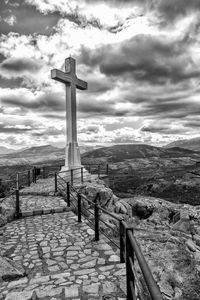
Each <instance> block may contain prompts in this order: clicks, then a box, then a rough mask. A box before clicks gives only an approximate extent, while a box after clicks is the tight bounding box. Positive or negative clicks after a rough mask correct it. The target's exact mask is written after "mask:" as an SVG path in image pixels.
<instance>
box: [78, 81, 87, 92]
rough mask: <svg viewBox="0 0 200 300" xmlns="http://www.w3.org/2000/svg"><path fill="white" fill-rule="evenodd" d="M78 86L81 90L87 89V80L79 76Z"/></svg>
mask: <svg viewBox="0 0 200 300" xmlns="http://www.w3.org/2000/svg"><path fill="white" fill-rule="evenodd" d="M76 87H77V88H78V89H79V90H87V82H85V81H83V80H81V79H78V78H77V81H76Z"/></svg>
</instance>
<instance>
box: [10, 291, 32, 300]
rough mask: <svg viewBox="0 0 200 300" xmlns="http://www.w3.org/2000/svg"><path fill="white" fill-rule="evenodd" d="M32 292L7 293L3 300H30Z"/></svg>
mask: <svg viewBox="0 0 200 300" xmlns="http://www.w3.org/2000/svg"><path fill="white" fill-rule="evenodd" d="M32 294H33V291H23V292H11V293H8V294H7V296H6V298H5V300H13V299H15V300H29V299H31V297H32Z"/></svg>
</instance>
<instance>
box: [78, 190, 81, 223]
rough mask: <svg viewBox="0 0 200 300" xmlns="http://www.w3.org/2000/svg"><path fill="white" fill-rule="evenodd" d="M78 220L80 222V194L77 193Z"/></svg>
mask: <svg viewBox="0 0 200 300" xmlns="http://www.w3.org/2000/svg"><path fill="white" fill-rule="evenodd" d="M78 222H79V223H80V222H81V194H78Z"/></svg>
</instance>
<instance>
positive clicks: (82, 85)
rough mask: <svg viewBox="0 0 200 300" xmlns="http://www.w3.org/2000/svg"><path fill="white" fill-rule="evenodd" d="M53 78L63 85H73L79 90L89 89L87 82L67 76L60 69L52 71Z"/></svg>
mask: <svg viewBox="0 0 200 300" xmlns="http://www.w3.org/2000/svg"><path fill="white" fill-rule="evenodd" d="M51 78H52V79H54V80H57V81H60V82H62V83H65V84H66V83H73V84H75V85H76V87H77V88H78V89H79V90H86V89H87V82H85V81H83V80H81V79H79V78H77V77H76V76H75V77H72V76H71V75H70V74H66V73H64V72H62V71H60V70H58V69H53V70H51Z"/></svg>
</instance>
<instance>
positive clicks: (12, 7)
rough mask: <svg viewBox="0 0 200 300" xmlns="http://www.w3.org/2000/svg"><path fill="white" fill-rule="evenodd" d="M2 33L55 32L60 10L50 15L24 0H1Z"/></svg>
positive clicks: (0, 29) (0, 28) (0, 24)
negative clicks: (13, 0)
mask: <svg viewBox="0 0 200 300" xmlns="http://www.w3.org/2000/svg"><path fill="white" fill-rule="evenodd" d="M0 15H1V19H0V33H1V34H8V33H9V32H19V33H20V34H35V33H36V34H46V35H50V34H52V32H53V28H54V26H55V25H56V24H57V22H58V20H59V19H60V18H61V15H60V13H58V11H54V12H52V13H49V14H48V15H47V14H46V15H45V14H43V13H41V12H40V11H38V10H36V8H35V7H33V6H31V5H27V4H26V2H25V1H23V0H16V1H15V2H11V1H0Z"/></svg>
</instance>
